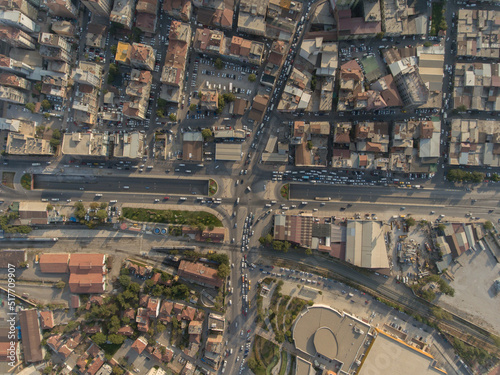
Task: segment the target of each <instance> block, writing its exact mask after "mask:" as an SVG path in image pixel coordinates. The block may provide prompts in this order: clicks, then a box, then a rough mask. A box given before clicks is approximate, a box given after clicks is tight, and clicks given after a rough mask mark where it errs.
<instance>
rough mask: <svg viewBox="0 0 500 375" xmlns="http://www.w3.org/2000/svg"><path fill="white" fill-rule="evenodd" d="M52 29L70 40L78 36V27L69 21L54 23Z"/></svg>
mask: <svg viewBox="0 0 500 375" xmlns="http://www.w3.org/2000/svg"><path fill="white" fill-rule="evenodd" d="M51 29H52V31H53V32H55V33H56V34H58V35H61V36H65V37H68V38H74V37H75V36H76V26H75V25H74V24H73V23H71V22H69V21H55V22H52V25H51Z"/></svg>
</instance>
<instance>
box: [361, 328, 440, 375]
mask: <svg viewBox="0 0 500 375" xmlns="http://www.w3.org/2000/svg"><path fill="white" fill-rule="evenodd" d="M377 331H378V336H377V337H376V338H375V339H374V340H373V342H372V344H371V346H370V348H369V351H368V353H367V355H366V356H365V358H364V360H363V362H362V364H361V368H360V369H359V371H358V375H386V374H405V375H427V374H429V375H430V374H432V375H434V374H440V375H442V374H446V372H445V371H444V370H441V369H438V368H436V367H433V363H434V358H433V357H432V355H430V354H429V353H426V352H423V351H421V350H419V349H416V348H413V347H411V346H409V345H407V344H405V343H404V342H403V341H400V340H398V339H395V338H392V337H390V336H388V335H387V334H385V333H383V332H382V331H380V330H377Z"/></svg>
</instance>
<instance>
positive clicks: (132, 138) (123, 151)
mask: <svg viewBox="0 0 500 375" xmlns="http://www.w3.org/2000/svg"><path fill="white" fill-rule="evenodd" d="M145 138H146V137H145V135H144V134H143V133H141V132H139V131H135V132H130V133H127V132H123V134H119V133H116V134H114V136H113V137H111V142H112V143H113V156H114V157H115V158H124V159H139V158H141V157H142V156H143V155H144V151H145V149H144V146H145Z"/></svg>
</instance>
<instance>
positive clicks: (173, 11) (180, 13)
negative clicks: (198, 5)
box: [163, 0, 193, 22]
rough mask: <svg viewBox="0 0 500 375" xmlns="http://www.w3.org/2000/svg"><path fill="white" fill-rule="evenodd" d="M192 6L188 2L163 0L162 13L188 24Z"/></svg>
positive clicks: (183, 0) (186, 0) (187, 0)
mask: <svg viewBox="0 0 500 375" xmlns="http://www.w3.org/2000/svg"><path fill="white" fill-rule="evenodd" d="M192 9H193V6H192V4H191V1H190V0H165V1H164V2H163V11H164V12H166V13H167V14H168V15H169V16H171V17H174V18H177V19H180V20H182V21H184V22H189V20H190V19H191V14H192Z"/></svg>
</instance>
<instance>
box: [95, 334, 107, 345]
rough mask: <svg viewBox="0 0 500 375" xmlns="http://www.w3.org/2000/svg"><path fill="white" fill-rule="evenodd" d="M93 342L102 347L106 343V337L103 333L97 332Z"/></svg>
mask: <svg viewBox="0 0 500 375" xmlns="http://www.w3.org/2000/svg"><path fill="white" fill-rule="evenodd" d="M92 341H93V342H95V343H96V345H102V344H104V343H105V342H106V335H105V334H104V333H102V332H97V333H96V334H94V335H93V336H92Z"/></svg>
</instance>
